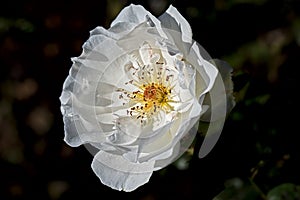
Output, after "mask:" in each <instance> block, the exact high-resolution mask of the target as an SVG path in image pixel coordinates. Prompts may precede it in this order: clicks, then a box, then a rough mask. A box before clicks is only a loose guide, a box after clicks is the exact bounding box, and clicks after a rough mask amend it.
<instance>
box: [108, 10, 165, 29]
mask: <svg viewBox="0 0 300 200" xmlns="http://www.w3.org/2000/svg"><path fill="white" fill-rule="evenodd" d="M149 18H150V19H151V20H152V21H153V23H154V24H155V25H159V24H160V22H159V20H158V19H157V18H156V17H154V16H153V15H152V14H151V13H150V12H149V11H147V10H146V9H145V8H144V7H143V6H140V5H134V4H131V5H129V6H127V7H125V8H124V9H123V10H122V11H121V12H120V13H119V15H118V16H117V17H116V19H115V20H114V21H113V22H112V23H111V27H112V26H114V25H116V24H117V23H119V22H129V23H133V24H137V25H138V24H141V23H143V22H145V21H147V20H148V19H149Z"/></svg>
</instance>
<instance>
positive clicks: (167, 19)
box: [159, 5, 193, 43]
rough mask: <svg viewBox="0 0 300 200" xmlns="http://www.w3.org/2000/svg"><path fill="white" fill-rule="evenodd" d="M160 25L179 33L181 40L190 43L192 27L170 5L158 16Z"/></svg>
mask: <svg viewBox="0 0 300 200" xmlns="http://www.w3.org/2000/svg"><path fill="white" fill-rule="evenodd" d="M159 20H160V21H161V23H162V27H163V28H165V29H170V30H173V31H175V32H177V33H180V35H181V40H182V42H186V43H192V40H193V39H192V35H193V34H192V29H191V26H190V24H189V23H188V22H187V21H186V19H185V18H184V17H183V16H182V15H181V14H180V13H179V12H178V10H177V9H176V8H175V7H173V6H172V5H170V7H169V8H168V9H167V11H166V12H165V13H164V14H162V15H161V16H160V17H159Z"/></svg>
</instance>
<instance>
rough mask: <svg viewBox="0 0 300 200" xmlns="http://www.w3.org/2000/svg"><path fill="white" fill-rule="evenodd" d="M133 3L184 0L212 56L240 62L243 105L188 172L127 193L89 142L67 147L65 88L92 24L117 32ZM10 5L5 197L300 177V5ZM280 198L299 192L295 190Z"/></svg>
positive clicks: (208, 189) (0, 114) (264, 185)
mask: <svg viewBox="0 0 300 200" xmlns="http://www.w3.org/2000/svg"><path fill="white" fill-rule="evenodd" d="M130 3H135V4H141V5H143V6H144V7H145V8H146V9H148V10H149V11H150V12H151V13H153V14H154V15H155V16H159V15H160V14H161V13H163V12H164V10H165V9H167V7H168V5H169V4H173V5H174V6H175V7H177V9H178V10H179V11H180V12H181V14H182V15H183V16H184V17H185V18H186V19H187V21H188V22H189V23H190V24H191V27H192V29H193V33H194V39H195V40H196V41H198V42H199V43H200V44H201V45H202V46H203V47H204V48H205V49H206V50H207V51H208V52H209V53H210V55H211V57H213V58H220V59H223V60H225V61H227V62H228V63H229V64H231V65H232V66H233V68H234V74H233V76H234V77H233V81H234V84H235V95H236V100H237V105H236V107H235V108H234V109H233V111H232V112H231V114H230V116H229V117H228V119H227V121H226V124H225V126H224V130H223V133H222V135H221V137H220V140H219V141H218V143H217V145H216V147H215V148H214V149H213V151H212V152H211V153H210V154H209V155H208V156H206V157H205V158H203V159H198V158H197V157H196V156H193V157H192V158H191V160H190V162H189V165H188V168H187V169H185V170H180V169H179V168H178V167H177V166H176V165H175V164H174V165H170V166H168V167H167V168H165V169H163V170H161V171H157V172H155V173H154V174H153V176H152V177H151V179H150V182H149V183H147V184H146V185H144V186H142V187H140V188H138V189H137V190H136V191H134V192H131V193H125V192H118V191H114V190H112V189H110V188H108V187H106V186H103V185H102V184H101V183H100V181H99V179H98V178H97V177H96V176H95V175H94V173H93V171H92V170H91V168H90V164H91V161H92V156H91V155H90V154H89V152H88V151H87V150H86V149H85V148H84V147H83V146H81V147H77V148H71V147H69V146H67V145H66V144H65V143H64V141H63V137H64V131H63V122H62V116H61V113H60V102H59V96H60V94H61V90H62V85H63V82H64V80H65V78H66V77H67V75H68V71H69V69H70V67H71V64H72V63H71V60H70V58H71V57H76V56H79V55H80V54H81V51H82V49H81V45H82V44H83V43H84V41H86V40H87V39H88V37H89V31H90V30H92V29H94V28H95V27H96V26H104V27H105V28H108V27H109V24H110V23H111V21H112V20H113V19H114V18H115V16H116V15H117V14H118V12H119V11H120V10H121V9H122V8H123V7H124V6H126V5H129V4H130ZM5 4H6V5H5V6H4V4H2V5H1V7H0V89H1V93H0V199H1V200H2V199H43V200H44V199H45V200H47V199H49V200H50V199H51V200H52V199H54V200H55V199H60V200H63V199H71V198H73V199H74V198H77V199H94V198H95V199H115V198H122V199H140V200H158V199H185V200H188V199H201V200H202V199H204V200H206V199H208V200H210V199H213V197H215V196H217V195H218V194H219V193H220V192H222V191H223V190H224V189H225V188H232V187H233V188H234V189H233V190H230V191H229V193H226V192H225V195H224V193H223V196H220V197H219V198H220V199H267V198H266V195H267V194H268V192H269V191H270V190H271V189H272V188H274V187H276V186H278V185H281V184H284V183H292V184H294V185H300V172H299V168H300V155H299V154H300V147H299V146H300V141H299V139H298V138H299V136H298V135H299V134H300V132H299V129H298V125H299V99H298V98H297V97H296V95H298V93H299V88H298V87H299V78H298V77H299V67H300V65H299V57H300V16H299V13H300V2H299V1H297V0H278V1H276V0H275V1H274V0H252V1H251V0H228V1H226V0H214V1H213V0H207V1H191V0H185V1H171V0H170V1H167V0H165V1H163V0H152V1H151V0H148V1H126V0H123V1H121V0H120V1H117V0H110V1H109V0H107V1H103V0H102V1H101V0H99V1H90V0H85V1H61V0H60V1H58V0H52V1H22V2H19V1H15V0H10V1H6V2H5ZM198 141H200V140H199V139H198ZM298 189H299V188H298ZM299 191H300V190H298V191H297V189H295V188H294V189H293V192H294V193H299ZM226 195H227V196H226ZM230 195H231V196H230ZM280 195H281V199H288V198H290V197H291V196H292V195H293V194H292V193H289V194H278V196H280ZM299 198H300V197H299ZM294 199H296V198H294Z"/></svg>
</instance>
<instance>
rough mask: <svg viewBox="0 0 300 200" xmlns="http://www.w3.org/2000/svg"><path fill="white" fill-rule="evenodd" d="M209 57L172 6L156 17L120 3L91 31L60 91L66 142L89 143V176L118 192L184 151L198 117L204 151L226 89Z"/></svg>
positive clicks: (221, 114)
mask: <svg viewBox="0 0 300 200" xmlns="http://www.w3.org/2000/svg"><path fill="white" fill-rule="evenodd" d="M208 59H209V56H208V54H207V53H206V52H205V51H204V49H203V48H201V46H200V45H198V44H197V43H196V42H195V41H193V40H192V31H191V27H190V25H189V24H188V22H187V21H186V20H185V19H184V18H183V17H182V16H181V14H180V13H179V12H178V11H177V9H176V8H174V7H173V6H170V7H169V8H168V10H167V11H166V12H165V13H164V14H163V15H162V16H160V17H159V18H156V17H154V16H153V15H152V14H151V13H149V12H148V11H146V10H145V9H144V8H143V7H142V6H138V5H130V6H128V7H126V8H124V9H123V10H122V11H121V13H120V14H119V15H118V16H117V18H116V19H115V20H114V21H113V22H112V24H111V27H110V28H109V29H108V30H106V29H104V28H103V27H97V28H95V29H94V30H92V31H91V32H90V37H89V39H88V40H87V41H86V42H85V43H84V45H83V53H82V54H81V55H80V56H79V57H76V58H73V59H72V61H73V65H72V68H71V69H70V73H69V76H68V77H67V79H66V81H65V83H64V85H63V91H62V94H61V97H60V101H61V105H62V106H61V110H62V114H63V119H64V124H65V138H64V140H65V142H66V143H67V144H68V145H70V146H72V147H77V146H79V145H82V144H85V145H87V144H89V145H91V146H92V147H93V150H91V152H92V153H93V154H95V156H94V159H93V162H92V169H93V171H94V172H95V174H96V175H97V176H98V177H99V178H100V180H101V182H102V183H103V184H105V185H108V186H110V187H112V188H114V189H117V190H124V191H132V190H135V189H136V188H137V187H139V186H141V185H143V184H145V183H146V182H148V181H149V178H150V177H151V175H152V173H153V171H155V170H159V169H161V168H163V167H165V166H167V165H168V164H170V163H172V162H173V161H174V160H176V159H177V158H178V157H179V156H180V155H182V153H183V152H184V151H186V149H187V148H188V147H189V146H190V144H191V142H192V141H193V139H194V137H195V135H196V133H197V126H198V122H199V119H200V117H201V116H203V119H204V120H206V121H210V122H211V123H212V124H214V125H213V126H210V128H209V129H208V134H207V137H206V138H205V141H204V142H203V146H202V147H203V148H201V151H200V157H204V156H205V155H206V154H207V153H208V152H209V151H210V150H211V149H212V147H213V146H214V144H215V143H216V140H217V139H218V136H219V135H220V133H221V130H222V126H223V123H224V119H225V116H226V112H227V110H226V109H227V107H228V106H227V104H228V102H226V99H227V96H226V90H228V89H229V90H230V91H231V90H232V84H231V79H230V72H231V69H230V67H228V68H226V69H225V71H224V72H225V73H224V74H226V76H227V77H225V78H226V80H228V83H226V85H225V86H224V84H223V83H224V81H223V79H222V78H221V76H220V74H219V71H218V69H217V68H216V67H215V66H214V65H213V64H212V63H211V62H209V61H208ZM217 62H218V63H221V61H217ZM218 63H215V64H216V65H217V64H218ZM221 65H222V66H223V64H222V63H221ZM217 66H218V65H217ZM223 78H224V77H223ZM208 94H209V95H208ZM230 104H232V105H233V104H234V103H233V100H231V101H230ZM230 106H231V105H230ZM87 147H88V149H89V150H90V149H91V148H90V146H87ZM95 149H96V151H95Z"/></svg>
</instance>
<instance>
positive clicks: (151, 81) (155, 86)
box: [117, 62, 176, 124]
mask: <svg viewBox="0 0 300 200" xmlns="http://www.w3.org/2000/svg"><path fill="white" fill-rule="evenodd" d="M130 70H131V72H130V73H131V75H132V76H133V77H135V78H134V79H132V80H129V81H128V82H126V83H125V85H127V84H131V85H133V86H134V87H135V88H136V90H134V91H132V92H131V91H127V90H125V89H123V88H119V89H118V90H117V91H118V92H120V94H119V99H123V100H125V102H124V103H123V105H125V104H129V105H133V106H130V108H129V109H127V110H126V112H127V115H128V116H131V117H134V118H136V119H137V120H140V122H141V124H144V123H145V122H146V121H147V120H149V119H151V118H152V117H153V116H154V115H156V114H157V113H159V111H164V112H166V113H168V112H170V111H172V110H174V108H173V106H172V105H171V104H170V103H175V102H176V101H174V100H173V99H174V96H175V94H174V93H173V91H172V90H173V88H174V86H172V81H171V80H172V77H173V75H172V74H171V73H170V72H169V70H168V68H167V66H166V65H165V64H164V63H158V62H157V63H156V64H153V65H152V66H151V67H150V66H144V67H142V68H139V69H136V68H134V67H133V66H130Z"/></svg>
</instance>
